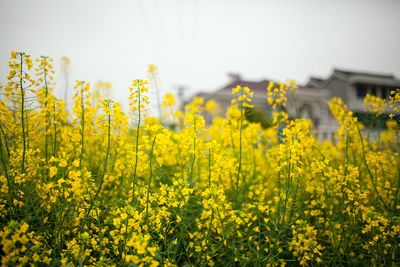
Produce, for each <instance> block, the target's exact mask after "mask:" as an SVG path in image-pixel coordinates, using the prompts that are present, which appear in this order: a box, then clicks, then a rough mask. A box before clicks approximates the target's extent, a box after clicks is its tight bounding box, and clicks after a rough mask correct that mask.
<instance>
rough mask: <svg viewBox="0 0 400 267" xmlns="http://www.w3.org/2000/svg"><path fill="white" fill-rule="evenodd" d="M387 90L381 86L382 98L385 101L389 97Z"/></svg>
mask: <svg viewBox="0 0 400 267" xmlns="http://www.w3.org/2000/svg"><path fill="white" fill-rule="evenodd" d="M389 93H390V92H389V88H387V87H384V86H382V98H383V99H387V98H388V95H389Z"/></svg>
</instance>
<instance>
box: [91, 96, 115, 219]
mask: <svg viewBox="0 0 400 267" xmlns="http://www.w3.org/2000/svg"><path fill="white" fill-rule="evenodd" d="M101 106H102V108H103V111H104V117H105V119H106V121H107V126H106V134H107V148H106V155H105V157H104V164H103V170H102V172H101V175H100V182H99V186H98V187H97V191H96V193H95V195H94V197H93V198H92V201H91V203H90V206H89V209H88V211H87V213H86V215H90V211H91V210H92V208H93V205H94V202H95V201H96V199H97V197H98V195H99V194H100V191H101V188H102V187H103V183H104V176H105V174H106V171H107V166H108V157H109V155H110V148H111V113H112V108H113V102H112V101H111V100H103V101H101Z"/></svg>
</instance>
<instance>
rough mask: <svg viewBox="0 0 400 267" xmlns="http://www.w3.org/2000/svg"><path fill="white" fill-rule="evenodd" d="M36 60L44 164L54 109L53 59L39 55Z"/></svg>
mask: <svg viewBox="0 0 400 267" xmlns="http://www.w3.org/2000/svg"><path fill="white" fill-rule="evenodd" d="M37 61H38V63H39V64H38V67H37V68H36V76H38V84H39V85H40V89H39V90H38V92H37V94H38V99H39V103H40V104H41V106H42V114H43V117H44V118H43V119H44V135H45V137H44V138H45V140H44V154H45V162H46V165H48V161H49V145H50V128H51V115H52V113H53V111H54V109H53V107H54V104H53V102H54V101H55V97H54V96H53V95H52V93H51V91H52V81H53V79H54V70H53V60H52V59H51V58H48V57H45V56H41V57H40V59H38V60H37Z"/></svg>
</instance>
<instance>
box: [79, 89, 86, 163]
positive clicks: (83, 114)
mask: <svg viewBox="0 0 400 267" xmlns="http://www.w3.org/2000/svg"><path fill="white" fill-rule="evenodd" d="M83 86H84V83H83V84H82V87H81V154H80V156H79V168H82V159H83V151H84V149H85V102H84V99H83V96H84V95H83Z"/></svg>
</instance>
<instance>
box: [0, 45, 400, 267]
mask: <svg viewBox="0 0 400 267" xmlns="http://www.w3.org/2000/svg"><path fill="white" fill-rule="evenodd" d="M9 67H10V71H9V75H8V77H7V79H8V82H7V83H6V84H4V85H3V86H2V87H1V89H0V90H1V102H0V153H1V154H0V159H1V163H0V242H1V249H0V255H1V265H2V266H18V265H21V266H25V265H33V266H285V265H288V266H298V265H301V266H316V265H318V266H319V265H323V266H337V265H341V266H384V265H385V266H399V265H400V192H399V190H400V153H399V152H400V132H399V122H398V121H396V119H398V116H394V114H396V113H397V114H398V112H399V105H400V90H397V91H392V92H391V95H390V98H389V101H386V100H383V99H379V98H377V97H374V96H372V95H368V96H367V97H366V98H365V105H366V110H368V111H369V112H371V113H372V114H374V116H380V115H381V114H382V113H383V112H384V111H385V108H388V109H390V110H391V111H392V112H393V114H391V115H390V118H391V119H389V120H388V121H387V128H386V130H385V131H383V132H382V133H380V136H379V138H377V139H372V138H369V135H368V127H366V125H362V124H361V123H360V122H358V121H357V118H356V117H355V116H354V114H353V113H352V112H351V111H349V110H348V109H347V107H346V105H345V104H344V103H343V102H342V101H341V100H340V99H336V98H333V99H331V100H330V101H329V103H328V104H329V108H330V111H331V113H332V115H333V116H334V117H335V119H336V120H337V122H338V124H339V129H338V131H337V132H336V135H335V142H334V143H332V142H329V141H323V142H319V141H318V140H317V139H316V137H315V136H314V133H315V131H314V130H313V126H312V123H311V121H309V120H305V119H289V116H288V114H287V113H286V112H285V105H286V101H287V94H288V93H295V92H294V91H295V90H296V84H295V83H294V82H291V81H289V82H284V83H276V84H274V83H272V82H271V83H270V85H269V86H268V88H266V90H265V101H266V104H268V105H270V106H271V109H272V110H273V116H272V117H273V119H272V120H273V121H272V125H271V126H270V127H269V128H262V127H261V125H260V124H259V123H251V122H249V121H247V120H246V116H245V115H246V112H251V109H252V108H253V104H252V96H253V92H252V91H251V88H247V87H243V88H242V87H236V88H232V105H231V106H230V107H229V109H228V110H227V111H226V114H219V113H218V112H217V111H218V107H217V103H216V102H215V101H212V100H210V101H204V100H203V99H201V98H194V99H193V100H192V102H190V103H188V104H187V105H186V106H185V107H184V109H183V110H180V109H178V108H177V104H176V102H175V99H174V97H173V95H172V94H167V95H165V96H164V97H162V99H160V100H159V105H158V106H159V108H160V110H161V113H160V116H159V117H157V118H155V117H151V116H150V115H149V113H148V105H149V102H153V101H154V100H153V99H150V97H149V93H151V90H155V88H154V86H152V84H153V83H152V79H155V76H156V67H155V66H150V68H149V74H150V75H149V80H148V81H146V80H133V81H132V84H131V86H130V88H129V89H128V88H127V89H126V90H130V97H129V111H127V112H125V111H124V110H123V109H122V108H121V106H120V104H119V103H118V102H115V101H112V100H109V99H103V95H104V94H103V92H102V90H99V89H97V90H94V88H93V86H91V84H89V83H88V82H84V81H76V84H75V91H74V97H73V100H74V101H73V108H72V112H70V113H69V112H68V111H67V109H66V107H65V103H64V101H63V100H62V99H58V98H56V97H55V96H54V90H55V88H56V85H55V83H54V75H55V74H54V70H53V61H52V59H50V58H47V57H40V58H38V59H37V60H32V59H31V57H30V56H29V55H27V54H25V53H21V52H18V53H17V52H11V56H10V61H9ZM205 117H207V118H212V119H211V121H210V122H209V123H208V122H206V120H205Z"/></svg>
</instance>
